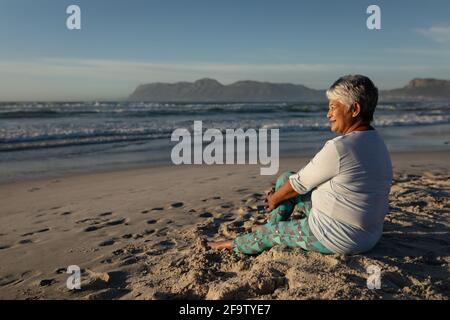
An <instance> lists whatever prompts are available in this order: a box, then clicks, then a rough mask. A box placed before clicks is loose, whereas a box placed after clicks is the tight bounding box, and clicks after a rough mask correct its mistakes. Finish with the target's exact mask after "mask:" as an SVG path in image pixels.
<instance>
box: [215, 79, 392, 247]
mask: <svg viewBox="0 0 450 320" xmlns="http://www.w3.org/2000/svg"><path fill="white" fill-rule="evenodd" d="M326 94H327V97H328V100H329V103H328V106H329V110H328V114H327V117H328V121H329V122H330V125H331V131H333V132H335V133H338V134H340V135H339V136H338V137H336V138H334V139H331V140H329V141H327V142H326V143H325V145H324V146H323V148H322V149H321V150H320V151H319V152H318V153H317V154H316V155H315V156H314V158H313V159H312V160H311V161H310V162H309V163H308V164H307V165H306V166H305V167H304V168H302V169H301V170H300V171H298V172H297V173H295V172H287V173H285V174H283V175H281V176H280V177H279V178H278V180H277V183H276V188H275V189H273V190H271V191H270V192H269V193H268V194H267V197H266V208H267V210H268V211H270V214H269V216H268V221H267V223H266V224H265V225H263V226H261V227H260V228H258V229H257V230H256V231H255V232H253V233H246V234H243V235H240V236H238V237H237V238H235V239H234V240H232V241H231V240H230V241H216V242H209V243H208V245H209V247H211V248H213V249H233V250H234V251H236V252H242V253H245V254H257V253H260V252H262V251H264V250H266V249H269V248H271V247H272V246H274V245H285V246H288V247H301V248H303V249H304V250H308V251H318V252H321V253H324V254H327V253H341V254H356V253H362V252H365V251H368V250H370V249H371V248H373V247H374V246H375V244H376V243H377V242H378V240H379V239H380V237H381V234H382V232H383V220H384V216H385V215H386V213H387V211H388V208H389V204H388V195H389V190H390V186H391V181H392V165H391V160H390V157H389V153H388V150H387V148H386V146H385V144H384V142H383V140H382V139H381V137H380V135H379V134H378V132H377V131H376V130H375V129H374V128H373V127H372V126H371V125H370V123H371V121H372V120H373V114H374V111H375V107H376V105H377V102H378V89H377V88H376V87H375V85H374V84H373V83H372V81H371V80H370V79H369V78H367V77H365V76H362V75H348V76H344V77H342V78H340V79H338V80H337V81H336V82H335V83H334V84H333V85H332V86H331V87H330V88H329V89H328V90H327V92H326ZM296 205H297V206H298V207H299V208H300V209H301V210H303V212H304V213H305V215H306V217H305V218H303V219H300V220H288V219H289V217H290V215H291V213H292V211H293V210H294V207H295V206H296Z"/></svg>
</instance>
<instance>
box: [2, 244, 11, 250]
mask: <svg viewBox="0 0 450 320" xmlns="http://www.w3.org/2000/svg"><path fill="white" fill-rule="evenodd" d="M9 247H10V246H8V245H3V244H0V250H4V249H8V248H9Z"/></svg>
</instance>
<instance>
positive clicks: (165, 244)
mask: <svg viewBox="0 0 450 320" xmlns="http://www.w3.org/2000/svg"><path fill="white" fill-rule="evenodd" d="M175 244H176V243H175V242H174V241H172V240H163V241H161V242H158V243H155V244H154V245H153V247H160V248H162V249H170V248H172V247H174V246H175Z"/></svg>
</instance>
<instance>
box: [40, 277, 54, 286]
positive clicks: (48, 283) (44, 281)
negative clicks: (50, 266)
mask: <svg viewBox="0 0 450 320" xmlns="http://www.w3.org/2000/svg"><path fill="white" fill-rule="evenodd" d="M55 282H56V280H55V279H42V280H41V281H39V286H40V287H48V286H51V285H52V284H54V283H55Z"/></svg>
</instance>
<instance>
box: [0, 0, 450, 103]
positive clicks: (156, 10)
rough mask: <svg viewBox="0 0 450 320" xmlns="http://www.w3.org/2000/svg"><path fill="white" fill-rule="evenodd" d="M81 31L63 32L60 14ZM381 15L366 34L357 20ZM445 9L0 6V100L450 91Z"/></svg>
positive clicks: (448, 13)
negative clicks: (75, 20) (206, 80)
mask: <svg viewBox="0 0 450 320" xmlns="http://www.w3.org/2000/svg"><path fill="white" fill-rule="evenodd" d="M71 4H77V5H79V6H80V8H81V26H82V29H81V30H77V31H73V30H68V29H67V28H66V19H67V17H68V15H67V14H66V8H67V6H69V5H71ZM371 4H376V5H379V6H380V8H381V26H382V29H381V30H376V31H374V30H368V29H367V27H366V19H367V17H368V14H367V13H366V8H367V7H368V6H369V5H371ZM449 17H450V1H448V0H429V1H406V0H396V1H375V0H373V1H365V0H347V1H331V0H329V1H325V0H315V1H310V0H308V1H300V0H293V1H287V0H286V1H283V0H279V1H275V0H265V1H257V0H227V1H218V0H209V1H206V0H177V1H175V0H129V1H123V0H116V1H107V0H86V1H75V0H71V1H66V0H40V1H32V0H28V1H25V0H0V41H1V44H2V46H1V50H0V100H3V101H5V100H84V99H118V98H122V97H125V96H127V95H128V94H129V93H131V91H132V90H133V89H134V88H135V87H136V86H137V85H138V84H141V83H147V82H156V81H161V82H176V81H194V80H196V79H199V78H202V77H210V78H215V79H217V80H219V81H220V82H222V83H224V84H229V83H232V82H234V81H238V80H246V79H252V80H260V81H271V82H292V83H299V84H304V85H306V86H309V87H312V88H322V89H323V88H326V87H327V86H329V85H330V84H331V83H332V82H333V81H334V80H335V79H336V78H337V77H339V76H341V75H343V74H348V73H363V74H366V75H368V76H370V77H371V78H372V79H373V80H374V81H375V83H376V84H377V85H378V87H380V88H382V89H386V88H395V87H401V86H403V85H405V84H406V82H407V81H409V80H410V79H412V78H414V77H436V78H444V79H450V18H449Z"/></svg>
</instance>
